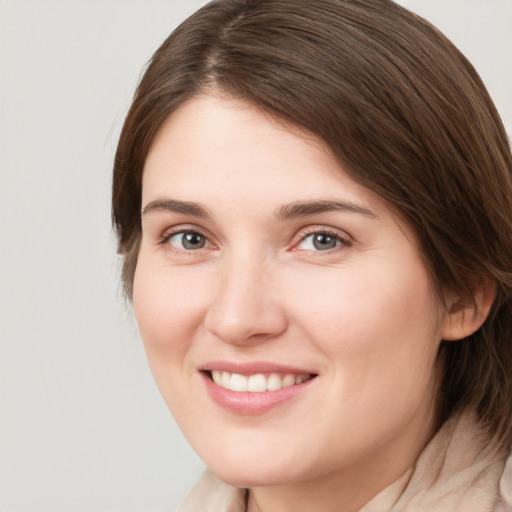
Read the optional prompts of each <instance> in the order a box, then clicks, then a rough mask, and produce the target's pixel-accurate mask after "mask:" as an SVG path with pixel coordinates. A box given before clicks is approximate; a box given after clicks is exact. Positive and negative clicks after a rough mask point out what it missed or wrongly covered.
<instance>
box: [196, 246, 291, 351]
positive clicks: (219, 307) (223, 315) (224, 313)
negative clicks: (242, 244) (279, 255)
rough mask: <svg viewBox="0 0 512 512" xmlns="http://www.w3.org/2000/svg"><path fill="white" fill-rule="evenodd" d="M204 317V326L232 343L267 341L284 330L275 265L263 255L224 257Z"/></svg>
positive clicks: (244, 254)
mask: <svg viewBox="0 0 512 512" xmlns="http://www.w3.org/2000/svg"><path fill="white" fill-rule="evenodd" d="M219 271H220V273H221V275H220V276H219V279H218V281H217V283H218V284H217V287H216V290H215V295H214V297H213V300H212V303H211V305H210V308H209V310H208V312H207V315H206V320H205V323H206V327H207V328H208V330H210V331H211V332H213V333H214V334H215V335H216V336H218V337H219V338H221V339H222V340H223V341H225V342H227V343H232V344H239V343H245V342H247V340H249V339H251V340H256V339H260V340H261V339H268V338H271V337H274V336H277V335H279V334H280V333H281V332H283V331H284V330H285V329H286V324H287V321H286V315H285V311H284V308H283V305H282V304H281V303H280V301H279V293H278V284H277V281H276V279H275V278H274V273H275V271H276V269H275V265H273V264H272V263H271V262H269V261H268V259H266V258H265V257H264V256H262V255H257V254H251V253H250V251H245V252H244V251H239V252H238V253H232V254H230V255H229V256H227V257H226V258H225V259H224V261H223V264H222V267H221V268H220V269H219Z"/></svg>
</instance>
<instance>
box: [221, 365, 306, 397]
mask: <svg viewBox="0 0 512 512" xmlns="http://www.w3.org/2000/svg"><path fill="white" fill-rule="evenodd" d="M211 375H212V380H213V382H215V384H217V386H221V387H223V388H225V389H229V390H231V391H242V392H243V391H250V392H252V393H263V392H264V391H277V390H279V389H281V388H289V387H291V386H295V385H296V384H302V383H303V382H306V381H307V380H309V379H311V377H312V376H311V375H308V374H300V375H292V374H287V375H280V374H278V373H271V374H270V375H264V374H263V373H258V374H255V375H250V376H246V375H240V374H239V373H229V372H221V371H218V370H213V371H212V372H211Z"/></svg>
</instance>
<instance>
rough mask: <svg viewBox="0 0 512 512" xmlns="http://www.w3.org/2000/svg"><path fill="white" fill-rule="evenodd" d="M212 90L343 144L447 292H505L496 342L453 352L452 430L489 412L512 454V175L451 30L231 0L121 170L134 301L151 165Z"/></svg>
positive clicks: (156, 59)
mask: <svg viewBox="0 0 512 512" xmlns="http://www.w3.org/2000/svg"><path fill="white" fill-rule="evenodd" d="M209 90H216V91H221V92H222V93H225V94H228V95H231V96H233V97H236V98H241V99H245V100H247V101H249V102H252V103H253V104H255V105H257V106H259V107H260V108H261V109H263V110H265V111H267V112H270V113H271V114H272V115H274V116H275V117H277V118H281V119H283V120H286V121H288V122H291V123H293V124H294V125H297V126H300V127H302V128H305V129H306V130H308V131H310V132H312V133H314V134H316V135H317V136H318V137H320V138H321V139H322V140H323V141H324V142H326V143H327V144H328V146H329V147H330V148H331V150H332V152H333V153H334V155H335V156H336V157H337V158H338V159H339V161H340V163H341V165H342V166H343V168H344V169H345V170H346V171H347V172H348V173H349V174H350V175H351V176H352V177H353V178H354V179H355V180H356V181H357V182H359V183H360V184H362V185H364V186H365V187H367V188H368V189H370V190H373V191H374V192H376V193H377V194H379V195H380V196H382V197H383V198H385V199H386V200H387V201H388V202H389V203H390V204H391V205H393V206H394V207H395V208H396V209H397V210H398V211H399V212H400V213H401V215H402V216H403V217H404V218H406V219H407V220H408V222H409V223H410V224H411V226H412V227H413V228H414V229H415V231H416V233H417V235H418V238H419V240H420V244H421V248H422V252H423V255H424V258H425V261H426V264H427V266H428V268H429V271H430V272H431V275H432V278H433V281H434V283H435V285H436V286H437V288H438V290H440V291H441V293H442V292H443V291H446V290H450V291H451V292H456V293H457V294H459V296H460V297H461V298H464V299H465V300H471V297H472V285H473V284H474V283H475V280H477V279H479V278H480V279H481V278H486V279H489V280H492V281H494V282H496V285H497V297H496V300H495V303H494V305H493V307H492V310H491V313H490V315H489V317H488V319H487V321H486V322H485V323H484V325H483V326H482V328H481V329H479V330H478V331H477V332H476V333H475V334H473V335H471V336H470V337H468V338H466V339H464V340H462V341H458V342H444V343H443V344H442V346H441V354H440V357H442V361H443V365H444V368H443V372H444V373H443V382H442V386H441V391H440V406H441V409H442V416H443V418H446V417H448V416H449V415H450V414H451V413H453V412H454V411H455V410H457V409H460V408H463V407H468V406H474V407H476V408H477V410H478V412H479V414H480V417H481V419H482V421H483V423H484V424H486V425H487V426H488V427H489V428H490V431H491V432H492V433H495V434H498V435H499V436H500V438H501V439H502V440H503V442H504V443H508V442H510V441H512V339H511V335H512V300H511V290H512V161H511V154H510V148H509V145H508V141H507V137H506V135H505V131H504V129H503V126H502V124H501V121H500V118H499V116H498V114H497V112H496V109H495V107H494V105H493V103H492V101H491V99H490V98H489V95H488V93H487V91H486V89H485V87H484V85H483V83H482V81H481V80H480V78H479V76H478V74H477V73H476V71H475V70H474V68H473V67H472V66H471V64H470V63H469V62H468V61H467V60H466V59H465V58H464V57H463V55H462V54H461V53H460V52H459V51H458V50H457V49H456V48H455V47H454V46H453V44H451V43H450V42H449V41H448V40H447V39H446V38H445V37H444V36H443V35H442V34H441V33H440V32H439V31H437V30H436V29H435V28H434V27H432V26H431V25H430V24H429V23H427V22H425V21H424V20H423V19H421V18H419V17H418V16H415V15H414V14H412V13H410V12H408V11H407V10H405V9H403V8H401V7H399V6H397V5H396V4H394V3H393V2H392V1H390V0H216V1H213V2H211V3H210V4H208V5H206V6H205V7H203V8H202V9H200V10H199V11H197V12H196V13H195V14H194V15H192V16H191V17H190V18H188V19H187V20H186V21H185V22H184V23H183V24H182V25H180V26H179V27H178V28H177V29H176V30H175V31H174V32H173V33H172V34H171V35H170V36H169V37H168V39H167V40H166V41H165V42H164V43H163V44H162V46H161V47H160V48H159V49H158V50H157V51H156V53H155V54H154V55H153V57H152V59H151V61H150V63H149V65H148V67H147V70H146V72H145V74H144V76H143V78H142V79H141V81H140V83H139V86H138V88H137V91H136V94H135V98H134V100H133V104H132V106H131V108H130V110H129V112H128V115H127V117H126V120H125V124H124V127H123V130H122V133H121V137H120V140H119V146H118V149H117V153H116V156H115V164H114V182H113V221H114V225H115V228H116V230H117V234H118V239H119V251H120V253H121V254H123V255H124V266H123V280H124V285H125V290H126V292H127V294H128V296H129V297H131V293H132V284H133V277H134V272H135V268H136V264H137V255H138V250H139V243H140V238H141V226H140V219H141V213H140V210H141V181H142V172H143V167H144V161H145V158H146V155H147V152H148V149H149V147H150V145H151V142H152V140H153V137H154V136H155V133H156V132H157V130H158V128H159V127H160V125H161V124H162V122H163V121H164V120H165V119H166V118H167V117H168V116H169V115H170V114H171V113H172V112H173V111H174V110H175V109H176V108H177V107H178V106H179V105H181V104H183V103H184V102H185V101H187V99H190V98H191V97H192V96H194V95H196V94H199V93H202V92H205V91H206V92H207V91H209Z"/></svg>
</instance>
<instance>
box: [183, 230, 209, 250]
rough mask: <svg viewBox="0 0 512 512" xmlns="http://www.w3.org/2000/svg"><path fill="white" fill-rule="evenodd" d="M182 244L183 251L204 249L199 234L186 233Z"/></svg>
mask: <svg viewBox="0 0 512 512" xmlns="http://www.w3.org/2000/svg"><path fill="white" fill-rule="evenodd" d="M182 243H183V247H184V248H185V249H201V247H204V244H205V239H204V237H203V235H200V234H199V233H186V234H185V235H184V236H183V242H182Z"/></svg>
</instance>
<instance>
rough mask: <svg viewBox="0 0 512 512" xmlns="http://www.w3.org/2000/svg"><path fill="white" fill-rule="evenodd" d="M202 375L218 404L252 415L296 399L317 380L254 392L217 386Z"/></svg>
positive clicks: (230, 409)
mask: <svg viewBox="0 0 512 512" xmlns="http://www.w3.org/2000/svg"><path fill="white" fill-rule="evenodd" d="M201 375H202V377H203V380H204V382H205V385H206V389H207V391H208V394H209V395H210V397H211V398H212V400H213V401H214V402H215V403H216V404H218V405H220V406H221V407H223V408H224V409H227V410H228V411H231V412H234V413H237V414H245V415H252V416H254V415H258V414H264V413H266V412H268V411H270V410H272V409H274V408H275V407H277V406H279V405H282V404H284V403H286V402H288V401H290V400H292V399H294V398H295V397H297V396H298V395H300V394H301V393H303V392H304V391H306V389H307V388H309V386H310V385H311V384H312V383H313V381H315V380H316V378H315V377H314V378H312V379H310V380H308V381H306V382H303V383H302V384H295V385H294V386H290V387H288V388H282V389H279V390H277V391H263V392H261V393H253V392H250V391H231V390H229V389H225V388H223V387H221V386H217V384H215V383H214V382H213V381H212V380H211V379H210V377H209V376H208V375H207V374H206V373H204V372H201Z"/></svg>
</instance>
